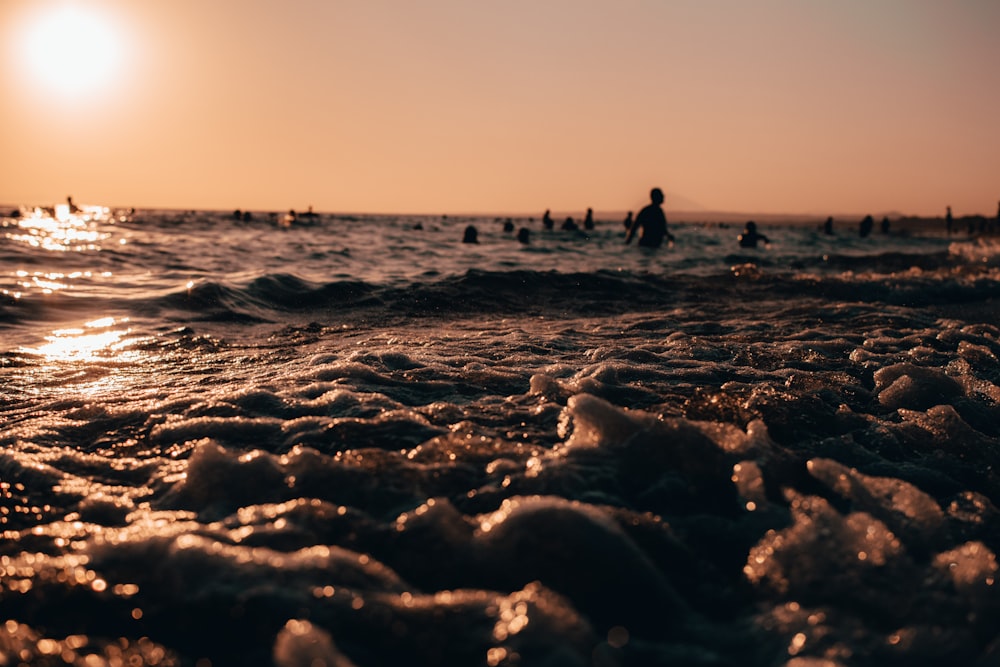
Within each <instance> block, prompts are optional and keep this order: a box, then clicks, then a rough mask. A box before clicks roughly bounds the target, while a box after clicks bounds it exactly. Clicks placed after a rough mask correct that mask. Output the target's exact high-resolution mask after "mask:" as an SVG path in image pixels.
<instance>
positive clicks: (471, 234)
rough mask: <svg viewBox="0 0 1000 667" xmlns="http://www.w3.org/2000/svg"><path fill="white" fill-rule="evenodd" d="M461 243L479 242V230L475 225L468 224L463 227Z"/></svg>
mask: <svg viewBox="0 0 1000 667" xmlns="http://www.w3.org/2000/svg"><path fill="white" fill-rule="evenodd" d="M462 243H479V232H478V231H477V230H476V228H475V227H473V226H472V225H469V226H468V227H466V228H465V234H464V235H463V236H462Z"/></svg>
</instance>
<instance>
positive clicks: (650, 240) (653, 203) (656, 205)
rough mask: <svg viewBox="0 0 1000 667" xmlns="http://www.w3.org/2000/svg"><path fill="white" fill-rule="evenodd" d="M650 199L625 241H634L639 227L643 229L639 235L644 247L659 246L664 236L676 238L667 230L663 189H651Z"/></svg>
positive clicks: (640, 242) (671, 239)
mask: <svg viewBox="0 0 1000 667" xmlns="http://www.w3.org/2000/svg"><path fill="white" fill-rule="evenodd" d="M649 199H650V203H649V204H647V205H646V206H645V207H644V208H643V209H642V210H641V211H639V215H637V216H635V221H634V222H633V223H632V226H631V227H629V229H628V233H627V234H626V235H625V243H631V242H632V237H633V236H635V231H636V230H637V229H641V230H642V233H641V234H640V235H639V245H640V246H642V247H644V248H659V247H660V246H661V245H662V244H663V239H664V238H667V239H669V240H670V241H673V240H674V237H673V236H671V234H670V232H668V231H667V216H666V215H665V214H664V213H663V190H661V189H660V188H653V189H652V190H650V191H649Z"/></svg>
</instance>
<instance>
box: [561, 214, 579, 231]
mask: <svg viewBox="0 0 1000 667" xmlns="http://www.w3.org/2000/svg"><path fill="white" fill-rule="evenodd" d="M560 229H561V230H563V231H564V232H575V231H576V230H578V229H580V226H579V225H577V224H576V220H574V219H573V218H572V216H570V217H567V218H566V219H565V220H563V223H562V227H560Z"/></svg>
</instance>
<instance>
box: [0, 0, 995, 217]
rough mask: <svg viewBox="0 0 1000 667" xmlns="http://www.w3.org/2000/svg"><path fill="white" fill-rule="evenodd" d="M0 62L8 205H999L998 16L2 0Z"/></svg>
mask: <svg viewBox="0 0 1000 667" xmlns="http://www.w3.org/2000/svg"><path fill="white" fill-rule="evenodd" d="M67 7H69V9H67ZM54 12H55V13H58V12H64V14H63V15H64V16H70V17H72V18H71V20H70V22H71V23H72V24H73V25H75V26H77V27H78V28H79V29H78V30H71V31H70V32H68V33H67V32H66V29H65V27H63V28H59V29H56V28H52V25H58V22H55V23H53V21H52V19H51V16H52V14H53V13H54ZM46 17H48V18H46ZM46 21H47V22H46ZM39 26H42V27H39ZM45 26H48V27H45ZM81 26H82V27H81ZM60 30H62V32H60ZM81 33H82V36H81ZM53 34H55V35H57V36H58V37H57V38H55V39H56V42H58V43H59V44H68V45H69V47H68V49H62V50H63V51H67V50H68V51H69V55H68V56H67V55H66V53H61V54H60V53H59V51H60V47H59V46H58V45H55V46H54V45H53V42H52V40H53V39H54V38H53V37H52V35H53ZM33 45H34V46H33ZM0 49H2V53H0V55H2V59H3V60H2V70H0V84H2V85H0V90H2V91H3V95H4V100H3V103H2V105H0V148H2V157H0V159H2V163H0V164H2V165H3V166H2V174H0V202H4V203H11V204H21V203H23V204H36V203H52V202H57V201H62V200H63V199H64V198H65V196H66V195H67V194H73V195H74V197H75V199H76V200H77V201H80V202H86V203H95V204H108V205H116V206H117V205H121V206H136V207H176V208H219V209H232V208H245V209H254V210H257V209H266V210H284V209H288V208H299V209H302V208H305V207H306V206H307V205H309V204H312V205H313V206H314V207H315V208H316V209H317V210H322V211H344V212H348V211H350V212H411V213H448V212H525V213H532V214H537V213H538V212H540V211H541V210H544V209H545V208H552V209H553V210H558V211H566V210H581V209H584V208H586V207H588V206H591V207H593V208H595V209H596V210H598V211H601V210H608V211H612V210H613V211H619V210H624V209H629V208H635V207H638V206H640V205H642V204H643V203H645V201H646V200H647V195H646V193H647V192H648V190H649V188H650V187H651V186H653V185H658V186H661V187H662V188H663V189H664V190H665V191H666V193H667V207H668V208H674V209H677V208H681V209H683V208H691V207H694V206H696V205H697V206H700V207H703V208H706V209H711V210H720V211H745V212H761V213H764V212H770V213H817V214H825V213H826V212H831V213H833V212H836V213H866V212H872V213H878V212H884V211H893V210H895V211H899V212H902V213H907V214H923V215H937V214H941V213H942V212H943V210H944V207H945V206H946V205H951V206H952V207H953V209H954V211H955V214H956V215H963V214H966V213H977V212H981V213H988V214H991V215H992V214H994V213H995V212H996V207H997V200H998V199H1000V123H998V122H997V118H998V117H1000V85H998V81H1000V80H998V74H997V72H1000V2H996V1H995V0H952V1H948V0H935V1H929V0H879V1H878V2H873V1H872V0H837V1H836V2H802V1H800V0H759V1H756V2H745V1H744V0H614V1H611V0H505V1H504V2H478V1H475V2H473V1H470V0H421V1H420V2H410V1H408V0H398V1H390V0H364V1H355V0H282V1H281V2H276V1H274V0H75V1H74V0H2V1H0ZM53 53H56V56H53V55H52V54H53ZM74 82H75V85H74Z"/></svg>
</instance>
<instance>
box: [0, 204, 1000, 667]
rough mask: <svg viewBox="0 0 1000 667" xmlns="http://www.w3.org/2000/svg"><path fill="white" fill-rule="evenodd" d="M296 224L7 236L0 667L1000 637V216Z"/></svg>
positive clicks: (671, 652) (773, 647) (855, 649)
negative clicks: (858, 224) (584, 224)
mask: <svg viewBox="0 0 1000 667" xmlns="http://www.w3.org/2000/svg"><path fill="white" fill-rule="evenodd" d="M302 220H303V218H301V217H300V218H299V221H297V222H296V223H295V224H292V225H290V226H284V225H282V224H281V223H282V221H283V218H278V217H275V216H268V215H267V214H266V213H254V214H253V215H252V216H251V217H250V219H244V218H243V216H240V217H236V216H234V215H233V214H231V213H220V212H205V211H135V212H114V211H108V210H106V209H101V208H93V209H85V210H83V211H80V212H78V213H70V212H67V211H65V210H61V211H57V212H56V214H55V215H51V214H49V213H48V212H45V211H41V210H38V211H25V212H24V214H23V215H22V216H20V217H7V218H4V219H3V220H2V223H0V224H2V228H0V331H2V335H3V341H2V344H0V392H2V393H0V428H2V430H0V443H2V449H0V531H2V540H0V665H18V664H28V665H65V664H73V665H87V666H97V665H113V666H117V665H122V666H124V665H129V666H132V665H197V666H198V667H209V666H210V665H212V666H216V667H218V666H220V665H276V666H278V667H318V666H320V665H327V666H329V667H332V666H334V665H336V666H348V665H356V666H358V667H366V666H377V665H491V666H496V665H547V666H556V665H560V666H561V665H568V666H583V665H599V666H617V665H623V666H624V665H661V664H662V665H666V664H684V665H784V664H788V665H792V666H795V667H806V666H810V665H834V666H835V665H881V664H886V663H893V664H921V665H923V664H927V665H930V664H939V663H941V662H948V663H950V664H975V663H976V661H977V660H979V661H982V663H981V664H993V662H995V661H996V660H997V659H998V658H1000V639H998V637H1000V630H998V626H997V624H996V618H997V614H998V612H1000V595H998V593H997V589H998V585H997V583H996V577H997V574H998V572H997V570H998V564H997V559H996V554H997V552H998V550H1000V511H998V510H997V506H998V504H1000V479H998V471H1000V467H998V466H1000V438H998V435H1000V409H998V401H1000V359H998V356H1000V327H998V322H997V303H996V298H997V296H998V286H1000V253H998V249H1000V245H998V244H997V243H996V241H995V239H994V238H992V237H976V236H970V237H966V236H964V235H963V236H961V237H958V236H953V237H948V236H945V235H943V234H941V233H926V230H924V232H921V233H918V232H916V231H914V230H909V229H906V228H895V229H892V230H891V233H889V234H887V235H881V234H879V233H877V232H876V233H875V234H873V235H872V236H869V237H867V238H861V237H859V235H858V234H857V232H856V228H855V227H854V225H850V226H848V225H847V224H845V225H843V226H842V227H838V228H837V229H836V233H835V234H833V235H826V234H823V233H821V231H820V230H818V229H816V228H814V226H813V225H798V226H794V225H789V226H785V227H780V228H779V227H776V226H768V225H762V231H763V232H764V233H765V234H767V235H768V236H769V238H770V240H771V243H770V245H769V246H768V247H761V248H758V249H740V248H739V247H738V245H737V244H736V241H735V237H736V235H737V234H738V232H739V229H738V228H737V227H732V226H725V225H720V224H672V225H671V231H672V233H674V235H675V237H676V242H675V243H674V244H673V245H672V246H671V247H663V248H661V249H659V250H656V251H649V250H646V249H641V248H638V247H636V246H635V245H628V246H627V245H625V244H624V243H623V238H624V230H623V229H622V226H621V223H620V222H619V221H599V222H598V224H597V227H596V228H595V229H594V230H587V231H579V232H562V231H558V230H556V231H546V230H544V229H543V228H542V226H541V223H540V222H539V221H537V220H527V219H517V220H514V221H513V222H514V225H515V227H527V228H528V229H529V230H530V232H531V238H530V242H529V243H527V244H522V243H519V242H518V241H517V240H516V238H515V236H514V233H513V232H505V231H504V230H503V228H502V222H503V221H502V220H500V219H494V218H492V217H489V218H481V217H480V218H464V217H455V216H452V217H442V216H423V217H420V216H368V215H354V216H337V215H319V216H316V217H314V218H306V219H305V220H306V221H307V222H309V223H310V224H307V225H304V224H300V223H301V221H302ZM470 224H471V225H474V226H476V227H477V228H478V230H479V241H480V242H479V243H478V244H463V243H461V242H460V239H461V237H462V231H463V229H464V228H465V227H466V226H467V225H470Z"/></svg>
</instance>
